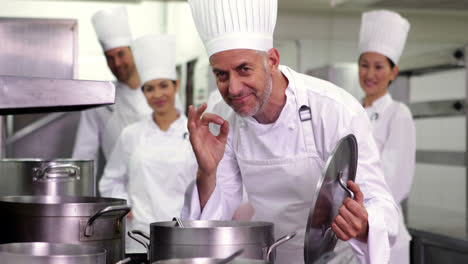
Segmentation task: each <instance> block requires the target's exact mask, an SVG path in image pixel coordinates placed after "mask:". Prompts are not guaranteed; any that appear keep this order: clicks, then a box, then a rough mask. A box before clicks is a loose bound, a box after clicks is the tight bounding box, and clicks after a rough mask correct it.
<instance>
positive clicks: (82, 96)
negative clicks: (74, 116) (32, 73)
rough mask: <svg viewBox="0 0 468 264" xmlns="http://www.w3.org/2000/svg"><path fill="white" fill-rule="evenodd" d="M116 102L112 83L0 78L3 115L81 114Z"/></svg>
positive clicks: (0, 103)
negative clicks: (67, 112)
mask: <svg viewBox="0 0 468 264" xmlns="http://www.w3.org/2000/svg"><path fill="white" fill-rule="evenodd" d="M114 101H115V86H114V84H112V83H111V82H102V81H83V80H65V79H51V78H37V77H22V76H21V77H20V76H6V75H0V115H10V114H26V113H45V112H65V111H78V110H84V109H87V108H91V107H95V106H100V105H106V104H113V103H114Z"/></svg>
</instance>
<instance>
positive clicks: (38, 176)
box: [33, 164, 81, 181]
mask: <svg viewBox="0 0 468 264" xmlns="http://www.w3.org/2000/svg"><path fill="white" fill-rule="evenodd" d="M56 169H70V171H67V173H62V172H61V173H57V174H55V175H50V174H47V173H50V171H51V170H56ZM80 170H81V169H80V167H78V166H75V165H73V164H54V165H47V166H46V167H44V168H42V169H41V168H38V167H36V168H33V175H34V177H33V181H38V180H46V179H63V178H69V177H75V179H77V180H79V179H80Z"/></svg>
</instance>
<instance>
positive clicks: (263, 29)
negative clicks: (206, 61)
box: [189, 0, 278, 56]
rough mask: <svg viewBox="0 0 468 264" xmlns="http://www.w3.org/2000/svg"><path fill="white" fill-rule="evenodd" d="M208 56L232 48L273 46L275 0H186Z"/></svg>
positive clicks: (276, 4) (264, 49)
mask: <svg viewBox="0 0 468 264" xmlns="http://www.w3.org/2000/svg"><path fill="white" fill-rule="evenodd" d="M189 3H190V6H191V8H192V16H193V20H194V21H195V25H196V27H197V29H198V33H199V34H200V37H201V39H202V40H203V42H204V44H205V48H206V52H207V53H208V56H211V55H213V54H215V53H217V52H221V51H225V50H232V49H253V50H260V51H268V50H269V49H271V48H272V47H273V32H274V30H275V24H276V15H277V10H278V2H277V0H189Z"/></svg>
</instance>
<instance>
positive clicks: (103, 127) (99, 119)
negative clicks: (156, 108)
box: [72, 82, 153, 160]
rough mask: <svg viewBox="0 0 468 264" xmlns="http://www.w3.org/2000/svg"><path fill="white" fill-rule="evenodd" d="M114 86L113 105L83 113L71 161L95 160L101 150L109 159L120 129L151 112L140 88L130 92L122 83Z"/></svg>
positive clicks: (115, 83) (116, 83)
mask: <svg viewBox="0 0 468 264" xmlns="http://www.w3.org/2000/svg"><path fill="white" fill-rule="evenodd" d="M114 85H115V88H116V89H115V95H116V98H115V104H114V105H108V106H103V107H99V108H93V109H90V110H86V111H83V112H82V114H81V119H80V124H79V127H78V132H77V135H76V140H75V146H74V148H73V154H72V157H73V158H74V159H93V160H97V158H98V153H99V148H100V147H101V148H102V151H103V153H104V157H105V159H106V160H107V159H109V156H110V154H111V151H112V149H113V148H114V145H115V143H116V141H117V138H118V136H119V135H120V133H121V132H122V130H123V128H124V127H126V126H127V125H129V124H132V123H134V122H136V121H138V120H141V119H142V118H143V117H144V116H147V115H150V114H151V113H152V112H153V110H152V109H151V108H150V107H149V105H148V103H147V102H146V98H145V96H144V95H143V93H142V91H141V89H130V88H129V87H128V86H127V85H126V84H124V83H122V82H114Z"/></svg>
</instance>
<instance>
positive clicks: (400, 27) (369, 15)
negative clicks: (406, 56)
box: [359, 10, 410, 64]
mask: <svg viewBox="0 0 468 264" xmlns="http://www.w3.org/2000/svg"><path fill="white" fill-rule="evenodd" d="M409 29H410V24H409V23H408V20H406V19H404V18H403V17H401V16H400V15H399V14H397V13H395V12H392V11H387V10H378V11H370V12H366V13H364V14H362V21H361V33H360V36H359V54H363V53H365V52H377V53H380V54H382V55H385V56H387V57H388V58H389V59H391V60H392V61H393V63H395V64H397V63H398V60H399V59H400V56H401V53H402V52H403V48H404V47H405V42H406V37H407V36H408V31H409Z"/></svg>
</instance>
